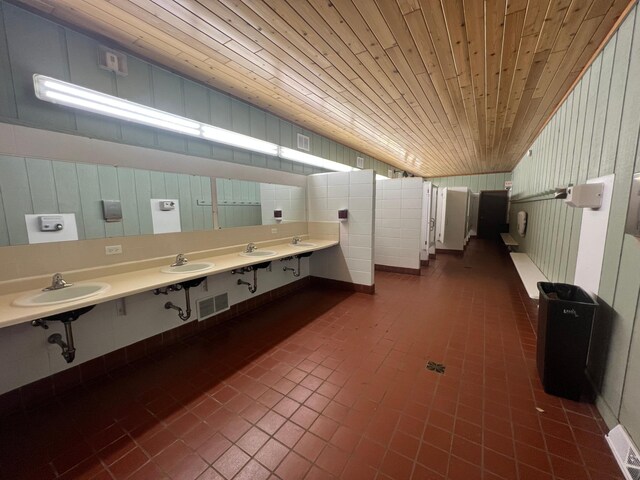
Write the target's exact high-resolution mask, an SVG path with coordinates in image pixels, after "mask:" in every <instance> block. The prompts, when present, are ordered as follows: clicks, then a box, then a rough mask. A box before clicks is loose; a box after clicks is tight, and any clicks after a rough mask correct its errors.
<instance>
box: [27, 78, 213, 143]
mask: <svg viewBox="0 0 640 480" xmlns="http://www.w3.org/2000/svg"><path fill="white" fill-rule="evenodd" d="M33 84H34V87H35V92H36V97H38V98H39V99H40V100H44V101H46V102H51V103H56V104H59V105H65V106H68V107H75V108H79V109H81V110H85V111H89V112H93V113H98V114H101V115H106V116H108V117H112V118H119V119H121V120H126V121H129V122H134V123H141V124H143V125H148V126H150V127H157V128H162V129H163V130H170V131H173V132H178V133H184V134H186V135H191V136H195V137H199V136H200V123H199V122H195V121H193V120H189V119H187V118H183V117H179V116H178V115H173V114H171V113H167V112H163V111H161V110H156V109H155V108H151V107H145V106H144V105H139V104H137V103H133V102H129V101H127V100H122V99H121V98H118V97H114V96H112V95H107V94H104V93H100V92H96V91H94V90H89V89H87V88H83V87H78V86H76V85H73V84H71V83H67V82H62V81H60V80H56V79H54V78H50V77H45V76H43V75H34V76H33Z"/></svg>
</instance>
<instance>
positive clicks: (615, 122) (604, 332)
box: [511, 6, 640, 444]
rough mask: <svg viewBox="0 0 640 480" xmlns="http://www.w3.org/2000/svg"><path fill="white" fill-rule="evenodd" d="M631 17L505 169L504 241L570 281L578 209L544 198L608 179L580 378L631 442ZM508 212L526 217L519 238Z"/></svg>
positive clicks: (634, 355)
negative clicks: (509, 171)
mask: <svg viewBox="0 0 640 480" xmlns="http://www.w3.org/2000/svg"><path fill="white" fill-rule="evenodd" d="M639 17H640V15H639V12H638V7H637V6H636V7H634V9H633V11H632V12H631V14H630V15H629V16H628V17H627V19H626V20H625V21H624V22H623V23H622V25H621V27H620V29H619V30H618V31H617V32H616V34H615V35H614V36H613V37H612V38H611V40H610V41H609V43H608V44H607V46H606V47H605V48H604V50H603V51H602V52H601V54H600V55H599V56H598V58H597V59H596V60H595V62H594V63H593V65H592V66H591V67H590V68H589V70H588V71H587V72H586V74H585V76H584V77H583V78H582V79H581V81H580V82H579V83H578V84H577V86H576V88H575V89H574V90H573V91H572V92H571V94H570V95H569V96H568V97H567V99H566V101H565V102H564V104H563V105H562V106H561V108H560V109H559V110H558V112H557V113H556V114H555V115H554V117H553V118H552V119H551V121H550V122H549V124H548V125H547V126H546V128H545V129H544V130H543V131H542V132H541V134H540V136H539V137H538V138H537V139H536V141H535V143H534V144H533V146H532V147H531V148H532V150H533V155H532V156H531V157H525V158H523V159H522V161H521V162H520V163H519V165H518V166H517V168H516V169H515V170H514V172H513V196H512V201H513V203H512V205H511V235H513V236H514V238H516V239H517V240H518V242H520V250H521V251H524V252H526V253H527V254H528V255H529V256H530V257H531V259H532V260H533V261H534V262H535V263H536V265H538V267H539V268H540V270H542V272H543V273H544V274H545V275H546V276H547V277H548V278H549V280H550V281H553V282H568V283H573V281H574V274H575V268H576V258H577V251H578V241H579V236H580V224H581V220H582V210H580V209H575V208H569V207H567V206H566V205H565V203H564V202H562V201H557V200H551V199H549V198H548V197H549V196H548V195H545V192H548V191H549V190H550V189H552V188H555V187H560V186H567V185H569V184H581V183H584V182H585V181H586V180H587V179H590V178H594V177H599V176H603V175H608V174H612V173H613V174H615V183H614V191H613V199H612V206H611V214H610V218H609V226H608V230H607V238H606V246H605V257H604V262H603V269H602V277H601V281H600V289H599V297H600V299H599V302H600V305H601V313H602V318H601V319H600V320H599V322H598V324H597V325H596V328H595V329H594V335H593V339H592V348H591V353H590V359H589V371H590V374H591V377H592V379H593V381H594V383H595V385H596V388H598V390H599V392H600V397H599V399H598V402H599V403H598V407H599V409H600V411H601V412H602V413H603V415H604V417H605V419H606V420H607V422H608V423H614V422H616V421H620V422H621V423H623V424H624V425H625V427H626V428H627V429H628V430H629V432H630V433H631V435H632V436H633V438H634V440H635V442H636V443H639V444H640V411H639V410H638V408H637V405H638V401H640V322H638V318H639V314H638V310H637V308H638V300H639V291H640V275H639V274H638V272H639V270H640V242H639V241H638V239H636V238H634V237H632V236H630V235H625V234H624V223H625V220H626V212H627V204H628V200H629V192H630V185H631V179H632V175H633V173H634V172H638V171H640V158H639V157H640V155H639V148H638V147H639V145H638V142H639V140H640V114H639V112H640V82H639V81H638V78H640V18H639ZM518 210H525V211H526V212H527V213H528V214H529V222H528V227H527V234H526V236H525V237H524V238H521V237H519V236H518V234H517V231H516V222H515V217H514V216H515V215H516V213H517V212H518Z"/></svg>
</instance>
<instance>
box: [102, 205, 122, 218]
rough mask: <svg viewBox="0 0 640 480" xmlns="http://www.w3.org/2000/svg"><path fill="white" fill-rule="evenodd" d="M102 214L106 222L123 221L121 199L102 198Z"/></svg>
mask: <svg viewBox="0 0 640 480" xmlns="http://www.w3.org/2000/svg"><path fill="white" fill-rule="evenodd" d="M102 215H103V217H104V220H105V222H120V221H122V205H121V204H120V200H102Z"/></svg>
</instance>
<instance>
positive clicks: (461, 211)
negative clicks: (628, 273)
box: [436, 187, 469, 254]
mask: <svg viewBox="0 0 640 480" xmlns="http://www.w3.org/2000/svg"><path fill="white" fill-rule="evenodd" d="M436 225H437V232H436V235H437V240H436V251H437V252H442V253H460V254H461V253H462V252H463V251H464V247H465V245H466V242H467V239H468V235H469V189H468V188H467V187H446V188H443V189H441V190H440V193H439V198H438V221H437V222H436Z"/></svg>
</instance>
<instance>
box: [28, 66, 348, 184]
mask: <svg viewBox="0 0 640 480" xmlns="http://www.w3.org/2000/svg"><path fill="white" fill-rule="evenodd" d="M33 85H34V89H35V94H36V97H38V98H39V99H40V100H44V101H45V102H50V103H55V104H59V105H64V106H67V107H72V108H78V109H80V110H84V111H87V112H93V113H97V114H100V115H106V116H108V117H111V118H117V119H120V120H126V121H129V122H134V123H138V124H142V125H147V126H150V127H156V128H160V129H163V130H169V131H172V132H177V133H183V134H185V135H190V136H192V137H198V138H204V139H206V140H210V141H213V142H216V143H221V144H224V145H229V146H231V147H236V148H241V149H244V150H249V151H251V152H255V153H261V154H265V155H272V156H274V157H280V158H284V159H286V160H291V161H293V162H298V163H303V164H305V165H309V166H313V167H317V168H322V169H325V170H333V171H337V172H350V171H352V170H359V169H357V168H354V167H351V166H350V165H345V164H343V163H339V162H334V161H332V160H327V159H325V158H321V157H317V156H315V155H310V154H308V153H304V152H300V151H298V150H293V149H291V148H286V147H282V146H279V145H276V144H275V143H271V142H267V141H265V140H260V139H259V138H255V137H251V136H249V135H243V134H241V133H237V132H232V131H230V130H225V129H224V128H219V127H214V126H213V125H208V124H206V123H202V122H198V121H195V120H191V119H189V118H185V117H181V116H179V115H174V114H172V113H168V112H164V111H162V110H157V109H155V108H151V107H147V106H145V105H141V104H139V103H134V102H130V101H128V100H124V99H122V98H118V97H114V96H113V95H108V94H106V93H101V92H97V91H95V90H90V89H88V88H84V87H80V86H78V85H74V84H72V83H68V82H64V81H62V80H57V79H55V78H51V77H47V76H45V75H38V74H35V75H34V76H33Z"/></svg>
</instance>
